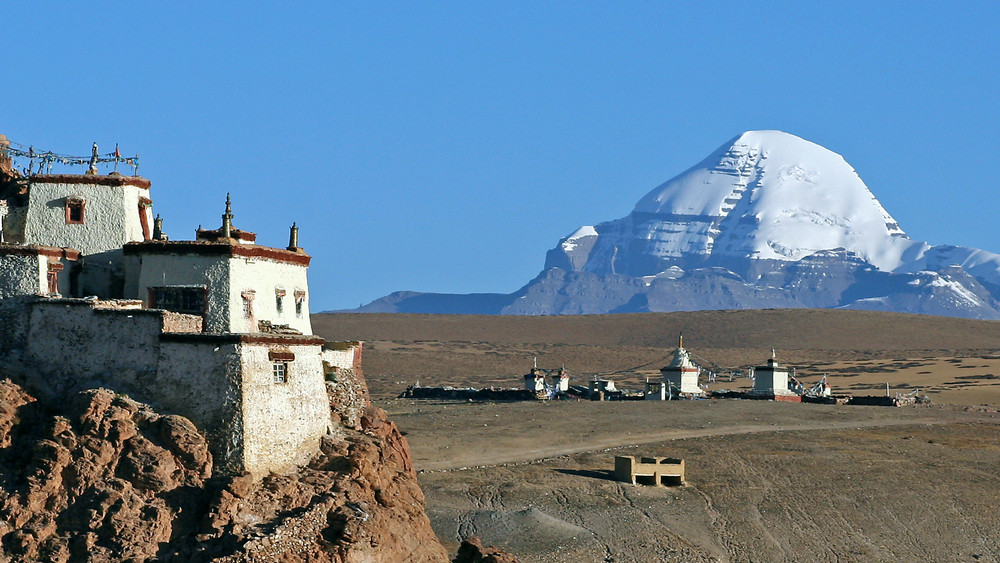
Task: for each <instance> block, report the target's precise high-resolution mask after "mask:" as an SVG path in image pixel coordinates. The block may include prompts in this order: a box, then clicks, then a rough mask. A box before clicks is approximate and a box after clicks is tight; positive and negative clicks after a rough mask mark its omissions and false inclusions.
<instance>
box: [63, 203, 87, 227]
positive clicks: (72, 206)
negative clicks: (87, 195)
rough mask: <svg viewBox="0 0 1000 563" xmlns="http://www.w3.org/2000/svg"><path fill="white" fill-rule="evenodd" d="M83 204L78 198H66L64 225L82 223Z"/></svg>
mask: <svg viewBox="0 0 1000 563" xmlns="http://www.w3.org/2000/svg"><path fill="white" fill-rule="evenodd" d="M84 206H85V202H84V201H83V200H82V199H80V198H68V199H67V200H66V224H67V225H78V224H80V223H83V209H84Z"/></svg>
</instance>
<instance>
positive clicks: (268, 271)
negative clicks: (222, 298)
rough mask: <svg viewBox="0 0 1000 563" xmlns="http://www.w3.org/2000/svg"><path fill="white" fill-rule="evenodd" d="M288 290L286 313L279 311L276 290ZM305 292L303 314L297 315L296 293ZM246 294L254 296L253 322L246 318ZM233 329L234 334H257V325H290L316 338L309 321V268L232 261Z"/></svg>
mask: <svg viewBox="0 0 1000 563" xmlns="http://www.w3.org/2000/svg"><path fill="white" fill-rule="evenodd" d="M276 289H284V290H285V297H284V298H283V303H284V306H283V308H282V309H283V311H282V312H281V313H279V312H278V310H277V302H276V299H275V290H276ZM297 290H298V291H305V292H306V294H305V298H304V302H303V304H302V314H301V315H296V314H295V291H297ZM245 291H253V292H254V300H253V313H254V315H253V318H252V319H247V318H246V317H244V315H243V297H242V294H243V292H245ZM229 303H230V319H231V321H230V329H231V331H232V332H257V321H262V320H264V321H270V322H272V323H274V324H282V325H288V326H289V327H291V328H294V329H296V330H298V331H300V332H302V334H312V323H311V322H310V321H309V282H308V280H307V277H306V267H305V266H302V265H299V264H289V263H287V262H278V261H275V260H269V259H265V258H243V257H233V258H231V259H230V285H229Z"/></svg>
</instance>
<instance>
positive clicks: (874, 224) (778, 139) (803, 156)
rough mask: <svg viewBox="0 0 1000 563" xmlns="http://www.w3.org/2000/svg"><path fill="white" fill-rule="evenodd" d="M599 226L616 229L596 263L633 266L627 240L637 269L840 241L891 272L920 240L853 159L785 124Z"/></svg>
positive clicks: (771, 254)
mask: <svg viewBox="0 0 1000 563" xmlns="http://www.w3.org/2000/svg"><path fill="white" fill-rule="evenodd" d="M621 221H627V222H628V223H629V224H628V225H627V226H626V225H622V224H617V223H620V222H621ZM597 230H598V232H599V233H601V235H602V237H603V236H604V235H605V234H607V235H608V236H607V238H606V239H605V240H603V241H601V240H598V243H597V245H596V248H595V254H594V256H593V258H595V259H596V260H597V262H592V263H589V264H588V265H587V267H586V269H587V270H588V271H594V272H598V273H599V272H617V273H623V269H622V268H621V267H620V264H617V265H616V264H613V263H611V255H615V258H614V260H615V261H620V260H621V253H622V251H624V250H625V249H626V248H627V249H629V251H630V253H631V259H630V263H631V264H632V266H634V265H635V264H641V266H640V269H641V270H643V271H641V272H638V271H635V269H634V267H632V268H628V267H626V268H625V269H626V270H631V271H629V273H631V274H632V275H648V274H654V273H656V272H650V271H648V268H649V267H650V266H653V265H658V266H664V267H665V266H666V265H668V264H667V263H669V262H671V261H676V260H685V261H691V260H696V261H704V260H707V259H709V258H726V259H772V260H785V261H787V260H792V261H795V260H800V259H802V258H804V257H806V256H809V255H812V254H815V253H816V252H820V251H824V250H831V249H837V248H844V249H848V250H851V251H852V252H854V253H855V254H857V255H858V256H859V257H861V258H862V259H864V260H866V261H868V262H870V263H871V264H873V265H875V266H876V267H878V268H880V269H885V270H891V269H894V268H896V267H898V266H899V265H900V263H901V260H902V255H903V253H904V252H906V251H907V250H908V249H911V248H913V246H914V244H916V243H914V242H913V241H910V240H909V239H908V238H907V237H906V233H904V232H903V231H902V229H900V228H899V225H898V224H897V223H896V221H895V220H894V219H893V218H892V216H890V215H889V213H888V212H886V210H885V209H884V208H883V207H882V205H881V204H880V203H879V202H878V200H876V199H875V196H874V195H872V193H871V191H869V189H868V187H867V186H865V184H864V182H862V181H861V178H860V177H858V174H857V173H856V172H855V171H854V169H853V168H852V167H851V166H850V165H849V164H848V163H847V162H846V161H845V160H844V158H843V157H841V156H840V155H839V154H837V153H834V152H832V151H830V150H827V149H825V148H823V147H821V146H819V145H817V144H815V143H811V142H809V141H806V140H804V139H801V138H799V137H796V136H795V135H790V134H788V133H784V132H781V131H747V132H745V133H743V134H741V135H738V136H737V137H735V138H733V139H732V140H730V141H729V142H727V143H726V144H724V145H722V146H721V147H719V148H718V149H717V150H715V151H714V152H713V153H712V154H710V155H709V156H708V157H707V158H705V159H704V160H703V161H701V162H700V163H698V164H697V165H695V166H693V167H692V168H690V169H688V170H687V171H685V172H684V173H682V174H680V175H679V176H677V177H675V178H673V179H671V180H669V181H667V182H665V183H664V184H661V185H660V186H657V187H656V188H655V189H653V190H652V191H650V192H649V193H648V194H646V195H645V196H644V197H643V198H642V199H641V200H639V202H638V203H637V204H636V206H635V208H634V210H633V212H632V214H631V215H630V216H629V217H627V218H625V219H622V220H619V221H617V222H611V223H605V224H602V225H598V227H597ZM623 236H624V237H626V238H627V239H629V240H624V239H622V237H623ZM609 244H610V245H611V246H610V247H608V245H609ZM614 249H617V250H614ZM609 252H610V254H609ZM637 252H638V253H639V254H642V255H645V258H646V259H639V256H637V255H636V253H637Z"/></svg>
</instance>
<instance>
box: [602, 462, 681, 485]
mask: <svg viewBox="0 0 1000 563" xmlns="http://www.w3.org/2000/svg"><path fill="white" fill-rule="evenodd" d="M615 479H616V480H617V481H622V482H624V483H632V484H633V485H637V484H638V485H654V486H657V487H661V486H663V485H683V484H684V460H683V459H674V458H670V457H640V458H639V459H638V460H636V458H635V456H630V455H619V456H615Z"/></svg>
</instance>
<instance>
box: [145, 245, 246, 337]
mask: <svg viewBox="0 0 1000 563" xmlns="http://www.w3.org/2000/svg"><path fill="white" fill-rule="evenodd" d="M229 261H230V257H229V256H211V255H209V256H205V255H197V254H142V255H140V256H138V257H137V256H129V257H128V261H127V262H126V266H127V268H128V271H127V272H126V280H127V282H128V285H129V287H127V288H126V291H125V295H126V296H127V297H132V298H134V299H142V301H143V303H145V304H146V306H149V305H150V303H149V288H151V287H158V286H167V285H202V286H205V287H206V288H208V304H207V309H206V315H205V325H204V326H205V331H206V332H236V331H233V330H230V328H231V327H230V320H229V315H230V314H231V307H230V304H229V294H230V290H229V279H230V276H229ZM135 268H138V270H139V273H138V275H135V274H133V270H134V269H135ZM131 280H135V281H134V283H135V284H136V285H135V286H132V283H133V282H132V281H131Z"/></svg>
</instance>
